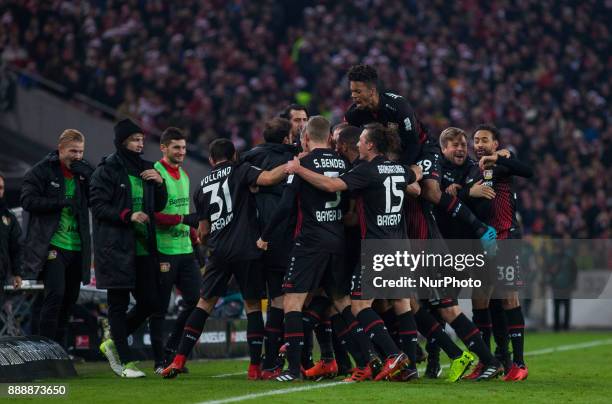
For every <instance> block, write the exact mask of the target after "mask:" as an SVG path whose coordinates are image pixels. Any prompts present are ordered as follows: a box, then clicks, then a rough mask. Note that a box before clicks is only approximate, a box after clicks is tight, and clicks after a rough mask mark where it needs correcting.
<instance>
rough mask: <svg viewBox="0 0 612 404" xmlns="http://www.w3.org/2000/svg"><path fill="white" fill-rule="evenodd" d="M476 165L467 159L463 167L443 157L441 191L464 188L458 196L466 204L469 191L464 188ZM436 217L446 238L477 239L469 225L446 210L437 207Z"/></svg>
mask: <svg viewBox="0 0 612 404" xmlns="http://www.w3.org/2000/svg"><path fill="white" fill-rule="evenodd" d="M474 165H476V163H475V162H474V160H472V159H471V158H469V157H468V158H466V159H465V161H464V163H463V164H462V165H456V164H454V163H453V162H452V161H449V160H447V159H446V158H445V157H444V156H442V158H441V160H440V168H441V170H440V171H441V176H440V190H441V191H442V192H445V191H446V188H448V187H449V186H450V185H452V184H459V185H461V187H462V188H461V189H460V190H459V191H458V192H457V196H458V197H459V199H461V200H462V201H464V202H466V201H467V198H469V194H468V191H469V190H468V188H467V187H464V184H465V180H466V178H467V176H468V174H469V172H470V170H472V169H473V167H474ZM434 215H435V216H436V222H437V223H438V228H439V229H440V233H441V234H442V236H443V237H444V238H446V239H471V238H474V237H475V234H474V231H473V230H472V228H471V227H470V226H469V225H468V224H467V223H465V222H463V221H461V220H459V219H458V218H456V217H453V216H452V215H449V214H448V212H445V211H444V209H442V208H440V207H438V206H435V207H434Z"/></svg>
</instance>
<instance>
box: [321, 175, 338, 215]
mask: <svg viewBox="0 0 612 404" xmlns="http://www.w3.org/2000/svg"><path fill="white" fill-rule="evenodd" d="M323 175H324V176H326V177H331V178H334V177H338V176H339V175H340V173H338V172H337V171H325V172H324V173H323ZM341 198H342V196H341V195H340V191H338V192H336V199H335V200H333V201H328V202H325V209H333V208H336V207H337V206H338V205H340V199H341Z"/></svg>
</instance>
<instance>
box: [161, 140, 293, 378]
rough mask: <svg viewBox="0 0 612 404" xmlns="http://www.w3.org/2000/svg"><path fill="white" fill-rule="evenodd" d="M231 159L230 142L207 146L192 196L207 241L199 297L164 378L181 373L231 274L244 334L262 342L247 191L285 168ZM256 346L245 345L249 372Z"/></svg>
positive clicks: (257, 355) (256, 361) (256, 360)
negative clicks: (242, 309)
mask: <svg viewBox="0 0 612 404" xmlns="http://www.w3.org/2000/svg"><path fill="white" fill-rule="evenodd" d="M235 160H236V150H235V148H234V145H233V144H232V142H231V141H229V140H227V139H217V140H214V141H213V142H212V143H211V145H210V158H209V161H210V164H211V166H212V168H213V169H212V171H211V172H210V174H209V175H207V176H206V177H204V179H202V182H201V183H200V184H201V187H200V189H199V190H198V191H197V193H196V194H195V196H194V199H195V205H196V209H197V212H198V215H199V219H200V224H199V228H198V233H199V234H198V235H199V237H200V239H201V240H204V239H205V237H209V238H210V240H209V242H208V246H209V250H210V258H209V260H208V264H207V265H206V270H205V272H204V275H203V277H202V296H201V297H200V300H199V301H198V304H197V306H196V308H195V309H194V310H193V311H192V312H191V315H190V316H189V318H188V319H187V322H186V325H185V329H184V331H183V336H182V338H181V342H180V344H179V348H178V354H177V355H176V356H175V357H174V360H173V361H172V363H171V364H170V365H169V366H168V367H167V368H166V369H164V370H163V371H162V376H163V377H164V378H173V377H176V376H177V375H178V374H179V373H181V371H182V369H183V368H184V366H185V362H186V360H187V356H188V355H189V353H190V352H191V350H192V349H193V347H194V345H195V343H196V342H197V341H198V339H199V337H200V334H201V333H202V330H203V329H204V324H205V323H206V319H207V318H208V317H209V316H210V313H211V312H212V309H213V308H214V306H215V304H216V302H217V300H218V299H219V297H220V296H223V295H224V294H225V291H226V288H227V284H228V282H229V280H230V278H231V276H232V275H234V277H235V278H236V281H237V282H238V284H239V286H240V292H241V293H242V296H243V297H244V299H245V305H246V311H247V318H248V323H247V334H259V335H260V336H261V338H262V339H263V333H264V330H263V328H264V326H263V318H262V316H261V297H262V292H263V285H262V275H261V271H260V270H259V269H260V268H259V267H258V266H256V265H255V264H254V263H255V261H257V259H258V258H259V256H260V255H261V254H260V252H259V251H258V250H257V248H256V247H255V241H256V240H257V238H258V235H257V229H258V226H257V218H256V217H255V215H254V214H253V212H254V211H255V201H254V198H253V195H252V194H251V193H250V190H249V187H251V186H255V185H263V186H270V185H274V184H277V183H279V182H280V181H281V180H282V179H283V178H285V174H284V170H285V166H284V165H283V166H279V167H277V168H275V169H274V170H272V171H262V170H260V169H259V168H257V167H254V166H252V165H250V164H249V163H242V164H239V165H236V164H235V163H234V162H235ZM251 246H252V247H251ZM257 346H258V347H259V349H258V350H256V349H254V348H253V347H252V346H249V354H250V357H251V364H250V365H249V367H250V368H251V367H256V368H259V366H260V361H261V344H259V345H257ZM251 373H252V372H251Z"/></svg>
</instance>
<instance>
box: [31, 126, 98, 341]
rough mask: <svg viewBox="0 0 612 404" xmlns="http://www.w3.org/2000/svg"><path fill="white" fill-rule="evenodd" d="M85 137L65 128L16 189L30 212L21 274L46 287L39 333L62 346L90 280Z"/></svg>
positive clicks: (87, 175)
mask: <svg viewBox="0 0 612 404" xmlns="http://www.w3.org/2000/svg"><path fill="white" fill-rule="evenodd" d="M84 150H85V137H84V136H83V134H82V133H81V132H79V131H77V130H75V129H66V130H65V131H64V132H62V134H61V135H60V137H59V142H58V147H57V150H56V151H54V152H52V153H50V154H49V155H47V156H46V157H45V158H44V159H42V160H41V161H40V162H38V163H37V164H36V165H35V166H34V167H32V169H30V170H29V171H28V172H27V173H26V175H25V177H24V179H23V185H22V187H21V205H22V206H23V208H24V209H25V210H26V211H28V212H29V213H30V220H29V222H28V225H27V229H26V239H25V242H24V246H23V268H22V271H23V272H24V273H33V274H36V275H37V276H38V279H39V280H42V281H43V282H44V284H45V290H44V297H43V302H42V308H41V312H40V334H41V335H42V336H44V337H47V338H50V339H52V340H55V341H56V342H58V343H59V344H60V345H62V346H65V342H64V336H65V333H66V327H67V325H68V317H69V316H70V312H71V311H72V307H73V305H74V303H76V301H77V299H78V297H79V292H80V286H81V282H82V283H83V284H84V285H87V284H88V283H89V280H90V277H91V273H90V271H91V268H90V263H91V236H90V233H89V208H88V206H89V180H90V177H91V173H92V172H93V168H92V167H91V166H90V165H89V164H88V163H87V162H86V161H83V152H84Z"/></svg>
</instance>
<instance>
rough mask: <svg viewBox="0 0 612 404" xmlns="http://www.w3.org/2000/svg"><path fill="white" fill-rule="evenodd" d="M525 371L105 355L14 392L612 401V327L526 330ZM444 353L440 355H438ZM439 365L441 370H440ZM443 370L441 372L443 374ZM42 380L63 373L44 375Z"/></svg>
mask: <svg viewBox="0 0 612 404" xmlns="http://www.w3.org/2000/svg"><path fill="white" fill-rule="evenodd" d="M525 352H526V357H525V359H526V362H527V365H528V367H529V379H528V380H526V381H524V382H517V383H507V382H503V381H501V380H495V381H491V382H481V383H476V382H468V381H462V382H459V383H455V384H450V383H447V382H446V381H444V380H443V379H440V380H427V379H419V380H418V381H414V382H410V383H393V382H376V383H374V382H365V383H358V384H347V383H338V381H339V379H337V380H332V381H325V382H319V383H315V382H303V383H289V384H287V383H279V382H274V381H256V382H252V381H248V380H246V374H245V371H246V367H247V362H246V361H244V360H218V361H192V362H188V367H189V369H190V373H189V374H187V375H181V376H180V377H178V378H177V379H174V380H163V379H161V378H160V377H159V376H156V375H154V374H153V371H152V364H151V363H150V362H143V363H140V365H141V369H143V370H145V371H146V372H147V377H146V378H143V379H131V380H127V379H120V378H118V377H116V376H114V374H112V372H111V370H110V368H109V367H108V365H107V364H106V363H101V362H100V363H86V364H82V365H78V366H77V372H78V373H79V377H78V378H75V379H71V380H69V381H67V383H68V386H69V393H68V396H67V397H63V398H59V397H58V398H49V397H47V398H44V399H43V398H21V399H19V401H23V402H30V401H36V402H38V401H45V402H48V401H49V400H51V401H57V402H76V403H83V404H93V403H129V404H132V403H150V404H157V403H177V404H179V403H204V402H218V403H222V402H243V401H244V402H251V403H255V402H262V403H263V402H265V403H297V402H310V403H324V402H330V403H331V402H349V403H362V402H370V403H371V402H384V403H410V402H419V403H429V402H431V403H478V402H482V403H485V402H486V403H506V402H508V403H515V404H516V403H547V404H558V403H583V402H588V403H610V402H612V397H610V396H609V395H610V394H612V384H611V382H610V380H612V364H611V358H612V332H573V333H565V334H553V333H531V334H528V335H527V340H526V347H525ZM445 360H446V362H448V359H447V358H445V357H444V356H443V357H442V361H443V363H445V362H444V361H445ZM447 369H448V368H446V369H445V370H447ZM444 376H445V373H443V375H442V377H444ZM41 382H44V383H51V382H59V383H66V381H65V380H44V381H41Z"/></svg>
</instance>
